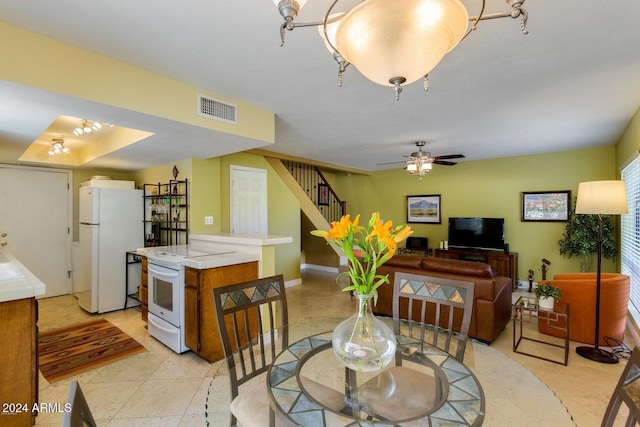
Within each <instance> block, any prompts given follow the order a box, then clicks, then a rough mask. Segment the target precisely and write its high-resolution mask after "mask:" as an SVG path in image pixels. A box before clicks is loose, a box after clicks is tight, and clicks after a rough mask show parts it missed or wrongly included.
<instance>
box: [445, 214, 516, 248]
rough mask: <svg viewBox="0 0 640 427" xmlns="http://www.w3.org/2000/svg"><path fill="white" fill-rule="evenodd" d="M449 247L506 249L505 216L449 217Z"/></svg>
mask: <svg viewBox="0 0 640 427" xmlns="http://www.w3.org/2000/svg"><path fill="white" fill-rule="evenodd" d="M449 247H455V248H471V249H486V250H498V249H499V250H503V249H504V218H449Z"/></svg>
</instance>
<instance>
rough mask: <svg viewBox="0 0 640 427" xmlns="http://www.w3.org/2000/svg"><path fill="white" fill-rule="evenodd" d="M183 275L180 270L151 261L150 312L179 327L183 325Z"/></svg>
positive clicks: (149, 273)
mask: <svg viewBox="0 0 640 427" xmlns="http://www.w3.org/2000/svg"><path fill="white" fill-rule="evenodd" d="M181 276H182V275H181V274H180V270H174V269H171V268H167V267H162V266H159V265H156V264H152V263H149V267H148V278H149V283H148V286H149V294H148V295H149V312H151V313H153V314H155V315H156V316H158V317H159V318H161V319H163V320H165V321H167V322H169V323H171V324H172V325H174V326H176V327H178V328H179V327H180V326H182V318H181V317H182V313H181V309H180V307H181V292H182V290H183V287H184V285H183V283H182V281H183V280H182V279H181Z"/></svg>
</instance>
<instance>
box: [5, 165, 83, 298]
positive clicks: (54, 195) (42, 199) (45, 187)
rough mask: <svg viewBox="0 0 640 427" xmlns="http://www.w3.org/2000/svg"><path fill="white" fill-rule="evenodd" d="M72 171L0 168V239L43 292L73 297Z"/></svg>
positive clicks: (6, 166) (50, 295) (49, 295)
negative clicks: (0, 235) (70, 190)
mask: <svg viewBox="0 0 640 427" xmlns="http://www.w3.org/2000/svg"><path fill="white" fill-rule="evenodd" d="M70 181H71V172H70V171H65V170H55V169H41V168H24V167H19V166H11V165H0V206H1V207H0V233H6V234H7V236H6V237H4V238H2V239H0V240H2V241H4V242H7V246H6V247H5V248H6V249H7V250H9V251H10V252H11V254H12V255H14V256H15V257H16V258H17V259H18V260H19V261H20V262H21V263H22V264H23V265H24V266H25V267H26V268H28V269H29V270H30V271H31V272H32V273H33V274H34V275H35V276H36V277H38V279H40V280H41V281H42V282H43V283H44V284H45V285H46V288H47V291H46V294H45V295H44V297H52V296H57V295H67V294H70V293H71V278H70V277H69V271H70V270H71V267H70V266H71V255H70V252H71V234H70V231H71V213H70V212H71V196H70V192H69V183H70Z"/></svg>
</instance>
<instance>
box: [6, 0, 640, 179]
mask: <svg viewBox="0 0 640 427" xmlns="http://www.w3.org/2000/svg"><path fill="white" fill-rule="evenodd" d="M330 3H331V2H330V1H329V0H310V1H309V2H308V3H307V5H306V6H305V7H304V8H303V10H302V11H301V13H300V15H299V17H298V18H299V19H298V20H300V21H303V20H316V19H320V18H322V17H323V16H324V12H325V11H326V8H327V7H328V5H329V4H330ZM341 3H342V2H341ZM345 3H354V1H353V0H346V1H345ZM398 3H399V4H400V3H401V2H398ZM464 3H465V4H467V5H468V9H469V12H470V14H471V15H474V14H476V13H477V11H478V7H479V4H480V2H479V1H476V0H465V1H464ZM524 6H525V8H526V9H527V10H528V12H529V22H528V30H529V34H528V35H523V34H522V33H521V32H520V28H519V24H520V23H519V21H518V20H513V19H510V18H507V19H498V20H489V21H483V22H481V23H480V24H479V26H478V29H477V30H476V31H474V32H473V33H472V34H471V35H470V36H469V37H467V38H466V39H465V40H463V41H462V42H461V44H460V45H459V46H458V47H456V48H455V49H454V50H453V51H451V52H450V53H449V54H448V55H447V57H446V58H445V59H444V60H443V61H442V62H441V64H440V65H438V66H437V67H436V68H435V69H434V70H433V71H432V72H431V73H430V75H429V76H430V89H429V91H428V92H426V93H425V92H424V91H423V89H422V84H421V82H416V83H414V84H412V85H409V86H407V87H406V88H405V89H404V91H403V93H402V95H401V98H400V101H397V102H396V101H395V100H394V98H393V94H392V91H391V89H390V88H388V87H382V86H378V85H376V84H374V83H372V82H370V81H368V80H366V79H365V78H364V77H363V76H361V75H360V74H359V73H358V72H357V70H356V69H355V68H354V67H349V68H348V69H347V71H346V73H345V76H344V85H343V87H342V88H339V87H338V86H337V65H336V64H335V62H334V61H333V59H332V58H331V57H330V55H329V53H328V51H327V50H326V48H325V47H324V44H323V42H322V40H321V39H320V38H319V36H318V34H317V31H316V30H315V28H297V29H296V30H294V31H293V32H288V33H287V34H286V37H287V40H286V44H285V46H284V47H282V48H281V47H280V46H279V45H280V38H279V26H280V24H281V22H282V19H281V17H280V15H279V13H278V11H277V9H276V7H275V6H274V4H273V2H272V1H270V0H241V1H225V2H223V1H221V0H206V1H205V0H190V1H187V2H158V1H157V0H136V1H130V0H94V1H90V2H89V1H84V0H61V1H55V2H54V1H50V0H30V1H24V0H3V1H2V2H0V21H4V22H7V23H10V24H13V25H16V26H19V27H22V28H24V29H27V30H30V31H34V32H37V33H41V34H44V35H47V36H49V37H52V38H54V39H57V40H60V41H63V42H65V43H69V44H72V45H75V46H78V47H81V48H85V49H88V50H90V51H93V52H96V53H99V54H102V55H105V56H108V57H112V58H116V59H119V60H122V61H125V62H127V63H130V64H133V65H136V66H139V67H142V68H145V69H148V70H151V71H154V72H157V73H160V74H163V75H166V76H169V77H173V78H176V79H178V80H181V81H184V82H187V83H190V84H192V85H195V86H198V87H201V88H204V89H207V90H210V91H212V92H215V93H219V94H221V95H225V96H229V97H232V98H235V99H238V100H241V101H245V102H248V103H251V104H254V105H256V106H259V107H262V108H265V109H267V110H269V111H273V112H274V113H275V114H276V136H275V140H276V143H275V144H273V145H271V146H269V147H266V149H268V150H271V151H275V152H281V153H287V154H290V155H295V156H300V157H306V158H310V159H314V160H319V161H323V162H328V163H333V164H339V165H345V166H349V167H353V168H358V169H364V170H376V169H379V168H380V167H377V166H376V164H377V163H382V162H389V161H394V160H398V161H401V160H403V157H402V156H403V155H406V154H409V153H410V152H412V151H415V146H414V145H413V144H414V142H415V141H417V140H426V141H427V142H428V143H427V146H426V147H425V148H426V150H428V151H430V152H431V153H432V154H433V155H435V156H439V155H446V154H454V153H462V154H465V155H466V160H476V159H486V158H494V157H509V156H517V155H525V154H533V153H544V152H550V151H563V150H572V149H578V148H586V147H594V146H599V145H608V144H612V143H614V142H615V141H616V140H617V139H618V138H619V137H620V135H621V133H622V132H623V131H624V128H625V126H626V125H627V123H628V122H629V120H630V118H631V116H632V115H633V113H634V112H635V111H636V110H637V108H638V107H639V106H640V25H638V22H637V20H638V16H640V2H639V1H637V0H616V1H584V0H563V1H558V0H527V1H526V3H525V5H524ZM506 10H507V5H506V3H505V2H504V0H487V11H488V12H501V11H506ZM5 43H10V41H7V40H4V41H2V44H5ZM0 48H1V47H0ZM0 99H1V100H2V102H0V161H2V162H12V161H15V159H17V157H19V156H20V154H21V153H22V152H23V151H24V150H25V149H26V148H27V146H28V145H29V144H31V142H33V141H34V140H35V139H36V138H37V137H38V135H40V134H41V133H42V132H43V131H44V129H46V128H47V126H49V124H50V123H51V122H52V121H53V120H54V119H55V118H56V117H57V116H58V115H60V114H65V115H70V116H74V117H86V118H89V119H98V118H99V119H100V120H101V121H105V122H110V123H116V124H118V125H120V126H126V127H132V128H137V129H142V130H149V131H152V132H154V133H155V135H154V136H152V137H150V138H147V139H146V140H144V141H142V142H140V143H137V144H133V145H132V146H130V147H127V148H125V149H122V150H119V151H117V152H116V153H114V154H113V155H110V156H106V157H104V158H102V159H98V160H95V161H93V162H91V163H90V164H87V165H86V166H89V167H108V168H122V169H140V168H144V167H149V166H151V165H154V164H161V163H166V162H171V161H174V160H178V159H181V158H185V157H212V156H216V155H221V154H225V153H228V152H229V151H230V148H229V147H230V146H231V147H233V149H234V150H236V149H249V148H254V147H256V146H257V145H259V144H257V143H256V141H252V140H248V139H245V138H238V137H233V136H230V135H225V136H224V138H218V144H217V145H215V146H214V145H212V144H211V143H210V140H211V132H212V131H209V130H203V129H201V128H197V127H194V126H189V125H186V124H181V123H176V122H171V121H167V120H162V119H159V118H157V117H151V116H146V115H142V114H139V113H132V112H130V111H125V110H121V109H116V108H113V107H109V106H106V105H96V104H95V103H91V102H88V101H82V100H78V99H75V98H71V97H64V96H61V95H56V94H52V93H44V92H42V91H40V90H37V89H30V88H24V87H22V86H18V85H15V84H12V83H9V82H2V81H0ZM229 142H230V143H231V144H229ZM389 167H393V166H385V168H389Z"/></svg>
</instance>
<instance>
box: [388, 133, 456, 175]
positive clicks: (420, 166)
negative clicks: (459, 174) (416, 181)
mask: <svg viewBox="0 0 640 427" xmlns="http://www.w3.org/2000/svg"><path fill="white" fill-rule="evenodd" d="M425 145H426V142H425V141H416V147H418V151H414V152H413V153H411V154H410V155H409V156H405V157H408V159H407V160H406V161H404V162H387V163H378V166H380V165H392V164H396V163H404V164H405V169H406V170H407V172H409V174H410V175H416V176H418V177H420V179H422V177H424V176H427V175H429V172H431V169H433V165H434V164H435V165H444V166H453V165H456V164H457V163H456V162H450V161H449V159H463V158H464V154H448V155H446V156H433V157H432V156H431V153H430V152H428V151H422V147H424V146H425Z"/></svg>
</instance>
